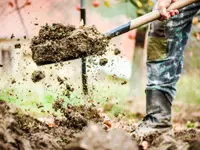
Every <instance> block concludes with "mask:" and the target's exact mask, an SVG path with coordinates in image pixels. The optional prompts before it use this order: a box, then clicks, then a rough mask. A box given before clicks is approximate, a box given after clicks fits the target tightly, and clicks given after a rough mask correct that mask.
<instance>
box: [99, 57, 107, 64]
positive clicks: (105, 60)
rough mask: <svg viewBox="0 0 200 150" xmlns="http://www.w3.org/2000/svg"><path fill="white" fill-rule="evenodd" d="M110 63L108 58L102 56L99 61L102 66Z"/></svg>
mask: <svg viewBox="0 0 200 150" xmlns="http://www.w3.org/2000/svg"><path fill="white" fill-rule="evenodd" d="M107 63H108V59H107V58H102V59H100V61H99V65H100V66H105V65H106V64H107Z"/></svg>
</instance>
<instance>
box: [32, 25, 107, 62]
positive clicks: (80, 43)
mask: <svg viewBox="0 0 200 150" xmlns="http://www.w3.org/2000/svg"><path fill="white" fill-rule="evenodd" d="M108 43H109V40H108V39H107V38H106V37H105V36H104V35H103V34H101V33H100V32H99V31H98V30H97V29H96V27H95V26H84V27H83V26H81V27H80V28H75V26H72V25H67V26H64V25H62V24H53V25H51V26H50V25H45V26H42V28H41V29H40V31H39V35H38V36H36V37H34V38H33V39H32V42H31V46H30V48H31V50H32V58H33V60H34V61H35V63H36V64H37V65H45V64H50V63H56V62H61V61H67V60H71V59H76V58H81V57H85V56H90V55H102V54H104V53H105V52H106V47H107V46H108Z"/></svg>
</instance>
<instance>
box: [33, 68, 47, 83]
mask: <svg viewBox="0 0 200 150" xmlns="http://www.w3.org/2000/svg"><path fill="white" fill-rule="evenodd" d="M44 78H45V74H44V72H42V71H34V72H33V73H32V76H31V79H32V81H33V82H39V81H40V80H42V79H44Z"/></svg>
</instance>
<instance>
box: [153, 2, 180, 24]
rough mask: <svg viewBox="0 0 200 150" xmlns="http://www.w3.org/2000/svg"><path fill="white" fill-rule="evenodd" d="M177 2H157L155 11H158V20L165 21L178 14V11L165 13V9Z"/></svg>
mask: <svg viewBox="0 0 200 150" xmlns="http://www.w3.org/2000/svg"><path fill="white" fill-rule="evenodd" d="M176 1H177V0H158V1H157V9H158V10H159V11H160V14H161V18H160V19H159V20H161V21H162V20H167V19H169V18H170V17H173V16H175V15H177V14H179V11H178V10H170V11H167V8H168V7H169V6H170V5H171V4H172V3H174V2H176Z"/></svg>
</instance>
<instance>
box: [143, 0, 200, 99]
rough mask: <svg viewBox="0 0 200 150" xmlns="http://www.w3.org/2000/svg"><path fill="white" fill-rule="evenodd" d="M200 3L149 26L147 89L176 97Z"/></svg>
mask: <svg viewBox="0 0 200 150" xmlns="http://www.w3.org/2000/svg"><path fill="white" fill-rule="evenodd" d="M199 9H200V1H199V2H196V3H193V4H191V5H189V6H187V7H184V8H182V9H180V10H179V15H176V16H174V17H172V18H170V19H169V20H165V21H162V22H161V21H158V20H157V21H154V22H152V23H151V24H150V26H149V32H148V44H147V62H146V65H147V74H148V82H147V87H146V89H147V90H161V91H164V92H166V93H168V94H169V95H170V96H171V97H172V98H173V97H174V96H175V95H176V84H177V81H178V80H179V78H180V75H181V72H182V69H183V58H184V57H183V56H184V48H185V45H186V44H187V41H188V37H189V36H190V31H191V26H192V19H193V16H194V15H195V14H196V13H197V11H198V10H199Z"/></svg>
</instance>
